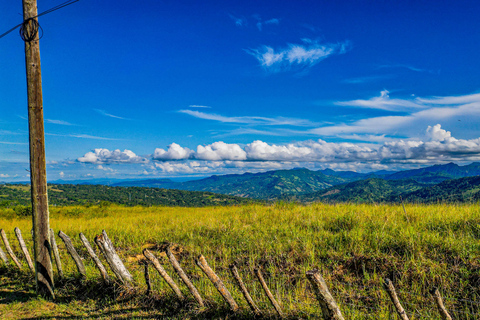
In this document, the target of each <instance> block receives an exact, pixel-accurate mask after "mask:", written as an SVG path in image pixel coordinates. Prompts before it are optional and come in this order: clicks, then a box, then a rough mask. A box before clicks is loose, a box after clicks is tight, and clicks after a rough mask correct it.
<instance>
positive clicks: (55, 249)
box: [50, 229, 63, 279]
mask: <svg viewBox="0 0 480 320" xmlns="http://www.w3.org/2000/svg"><path fill="white" fill-rule="evenodd" d="M50 245H51V246H52V252H53V257H54V258H55V264H56V265H57V270H58V275H59V276H60V279H62V278H63V269H62V261H61V260H60V253H59V252H58V247H57V241H55V233H54V232H53V229H50Z"/></svg>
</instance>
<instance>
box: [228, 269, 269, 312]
mask: <svg viewBox="0 0 480 320" xmlns="http://www.w3.org/2000/svg"><path fill="white" fill-rule="evenodd" d="M230 271H231V272H232V275H233V277H234V278H235V280H236V281H237V284H238V287H239V288H240V291H242V294H243V296H244V297H245V300H247V303H248V305H249V306H250V309H252V311H253V313H254V314H255V315H256V316H260V315H261V314H262V312H261V311H260V309H259V308H258V307H257V305H256V304H255V302H254V301H253V299H252V297H251V296H250V293H249V292H248V290H247V287H246V286H245V284H244V283H243V280H242V278H241V277H240V274H239V273H238V270H237V267H236V266H235V264H231V265H230Z"/></svg>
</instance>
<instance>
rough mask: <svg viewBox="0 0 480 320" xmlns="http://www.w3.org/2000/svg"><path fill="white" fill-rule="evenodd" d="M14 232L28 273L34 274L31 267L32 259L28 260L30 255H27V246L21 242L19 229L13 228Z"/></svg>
mask: <svg viewBox="0 0 480 320" xmlns="http://www.w3.org/2000/svg"><path fill="white" fill-rule="evenodd" d="M14 231H15V235H16V236H17V240H18V244H19V245H20V249H21V250H22V252H23V255H24V256H25V260H27V264H28V267H29V268H30V271H32V272H33V273H35V268H34V267H33V262H32V259H31V258H30V253H28V248H27V245H26V244H25V241H23V237H22V232H21V231H20V229H19V228H15V229H14Z"/></svg>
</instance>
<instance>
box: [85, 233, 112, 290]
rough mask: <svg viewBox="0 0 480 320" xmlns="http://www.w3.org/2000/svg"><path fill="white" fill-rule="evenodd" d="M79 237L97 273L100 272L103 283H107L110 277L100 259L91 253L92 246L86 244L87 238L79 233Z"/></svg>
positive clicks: (88, 243)
mask: <svg viewBox="0 0 480 320" xmlns="http://www.w3.org/2000/svg"><path fill="white" fill-rule="evenodd" d="M79 236H80V240H82V243H83V245H84V246H85V248H87V252H88V254H89V255H90V257H91V258H92V259H93V261H94V262H95V265H96V266H97V269H98V271H100V274H101V275H102V278H103V282H105V283H109V282H110V277H109V276H108V273H107V270H105V267H104V266H103V264H102V261H100V259H99V258H98V257H97V255H96V254H95V252H94V251H93V249H92V246H91V245H90V242H88V240H87V238H86V237H85V235H84V234H83V233H81V232H80V234H79Z"/></svg>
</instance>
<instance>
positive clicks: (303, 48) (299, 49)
mask: <svg viewBox="0 0 480 320" xmlns="http://www.w3.org/2000/svg"><path fill="white" fill-rule="evenodd" d="M350 48H351V43H350V41H344V42H341V43H333V44H332V43H327V44H321V43H320V42H318V41H316V40H311V39H302V44H288V45H287V47H286V48H280V49H274V48H272V47H270V46H262V47H260V48H258V49H249V50H246V52H247V53H248V54H250V55H252V56H254V57H255V58H256V59H257V60H258V62H260V65H261V66H262V67H263V68H264V69H265V70H267V71H270V72H282V71H288V70H291V69H297V70H298V69H300V70H301V69H305V68H310V67H313V66H314V65H316V64H317V63H319V62H320V61H322V60H324V59H326V58H328V57H329V56H331V55H335V54H344V53H346V52H347V51H348V50H350Z"/></svg>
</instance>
